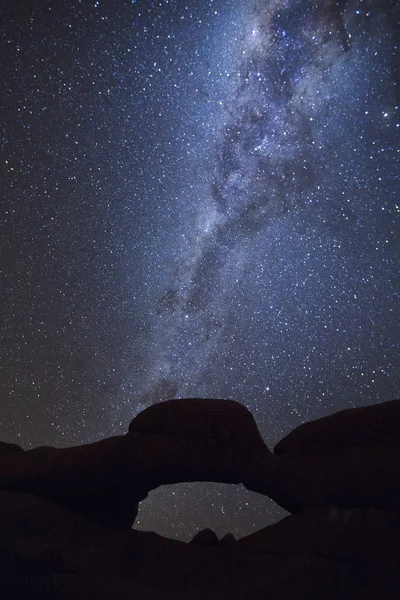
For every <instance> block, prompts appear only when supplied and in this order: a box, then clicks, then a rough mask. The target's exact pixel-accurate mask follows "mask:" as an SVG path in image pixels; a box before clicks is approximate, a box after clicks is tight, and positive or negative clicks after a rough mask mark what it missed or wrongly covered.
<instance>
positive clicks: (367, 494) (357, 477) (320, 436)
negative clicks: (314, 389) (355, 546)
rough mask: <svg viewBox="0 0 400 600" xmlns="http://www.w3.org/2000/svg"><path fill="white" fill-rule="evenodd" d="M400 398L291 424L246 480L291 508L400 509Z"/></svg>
mask: <svg viewBox="0 0 400 600" xmlns="http://www.w3.org/2000/svg"><path fill="white" fill-rule="evenodd" d="M399 423H400V402H399V401H394V402H388V403H384V404H380V405H377V406H374V407H370V406H368V407H364V408H359V409H352V410H345V411H341V412H338V413H336V414H335V415H332V416H331V417H326V418H324V419H319V420H317V421H314V422H311V423H307V424H305V425H302V426H300V427H298V428H297V429H295V430H294V431H293V432H292V433H290V434H289V435H288V436H287V438H285V439H284V440H282V441H281V442H279V444H277V446H276V448H275V454H270V453H268V452H264V453H262V454H260V455H259V457H258V461H257V464H256V465H254V467H255V468H254V469H253V470H252V471H251V473H250V472H249V475H248V479H247V480H246V481H244V483H245V485H246V487H248V489H250V490H253V491H258V492H259V493H262V494H265V495H267V496H269V497H270V498H272V499H273V500H275V502H277V503H278V504H280V505H281V506H283V507H284V508H285V509H286V510H288V511H289V512H297V511H298V510H301V509H302V508H304V507H307V506H318V505H324V506H354V507H363V508H396V509H398V508H400V485H399V483H398V482H399V481H400V436H399V435H398V431H400V429H399Z"/></svg>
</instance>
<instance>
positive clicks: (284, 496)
mask: <svg viewBox="0 0 400 600" xmlns="http://www.w3.org/2000/svg"><path fill="white" fill-rule="evenodd" d="M399 431H400V402H388V403H385V404H382V405H377V406H373V407H366V408H363V409H355V410H350V411H343V412H341V413H337V414H335V415H332V416H331V417H327V418H325V419H320V420H317V421H314V422H312V423H308V424H305V425H302V426H301V427H299V428H297V429H296V430H294V431H293V432H292V433H291V434H289V435H288V436H287V438H285V439H284V440H282V441H281V442H280V443H279V444H278V445H277V447H276V448H275V453H272V452H270V451H269V449H268V448H267V447H266V446H265V444H264V443H263V441H262V439H261V437H260V435H259V433H258V431H257V428H256V425H255V423H254V420H253V418H252V416H251V414H250V413H249V412H248V411H247V410H246V409H245V408H244V407H243V406H241V405H239V404H237V403H235V402H232V401H220V400H215V401H213V400H199V399H188V400H174V401H170V402H166V403H163V404H160V405H157V406H154V407H151V408H149V409H147V410H146V411H144V412H143V413H141V414H140V415H138V417H136V419H134V420H133V421H132V423H131V425H130V428H129V433H128V434H127V435H126V436H119V437H115V438H110V439H107V440H102V441H100V442H97V443H95V444H89V445H86V446H80V447H77V448H68V449H61V450H60V449H55V448H38V449H36V450H32V451H30V452H24V451H23V450H22V449H21V448H19V447H18V446H16V445H13V444H5V443H0V490H1V491H0V598H1V599H2V600H3V599H4V600H12V599H20V598H28V597H29V598H41V599H44V600H46V599H49V600H57V599H60V600H64V599H65V600H67V599H68V600H69V599H70V598H71V599H72V598H74V599H78V600H79V599H80V598H82V599H83V598H91V599H98V600H105V599H113V600H114V599H115V600H122V599H125V598H126V599H128V598H129V599H130V600H131V599H132V598H140V599H141V600H142V599H143V600H146V599H154V600H156V599H163V600H164V599H165V600H169V599H172V598H177V599H182V600H183V599H185V600H186V599H188V600H190V599H193V600H200V599H205V598H207V599H215V600H217V599H218V600H220V599H226V600H228V599H229V600H236V599H240V600H245V599H246V600H249V599H252V600H261V599H262V600H272V599H274V600H277V599H278V600H284V599H299V600H300V599H304V600H306V599H307V600H314V599H315V600H320V599H321V598H324V599H325V600H330V599H332V600H333V599H335V600H336V599H337V598H341V599H349V600H354V599H358V598H360V599H361V598H362V599H367V600H378V599H379V600H381V599H382V600H385V599H387V600H389V599H393V600H395V599H396V600H398V598H400V572H399V569H398V565H399V564H400V483H399V482H400V439H399V438H400V436H399ZM195 480H201V481H206V480H209V481H221V482H225V483H229V482H231V483H238V482H243V483H245V485H247V487H248V488H249V489H253V490H257V491H260V492H262V493H266V494H268V495H270V496H271V497H272V498H273V499H275V500H277V501H278V502H280V503H281V504H282V506H284V507H285V508H289V509H290V510H291V512H293V514H292V515H291V516H289V517H287V518H286V519H284V520H282V521H280V522H279V523H277V524H275V525H272V526H270V527H267V528H265V529H263V530H261V531H259V532H257V533H254V534H252V535H250V536H248V537H246V538H243V539H241V540H238V541H234V539H230V540H227V541H225V542H224V541H223V540H221V542H218V540H217V538H216V536H215V534H213V532H211V531H210V530H203V531H202V532H200V533H199V534H198V535H197V536H196V537H195V538H194V539H193V540H192V543H190V544H184V543H183V542H177V541H174V540H169V539H165V538H163V537H161V536H158V535H156V534H153V533H144V532H139V531H135V530H131V529H130V524H131V522H132V521H133V519H134V516H135V512H136V509H137V504H138V502H140V500H141V499H142V498H144V497H145V496H146V494H147V493H148V491H149V490H150V489H153V488H154V487H157V486H158V485H162V484H164V483H173V482H178V481H195ZM111 525H112V527H111Z"/></svg>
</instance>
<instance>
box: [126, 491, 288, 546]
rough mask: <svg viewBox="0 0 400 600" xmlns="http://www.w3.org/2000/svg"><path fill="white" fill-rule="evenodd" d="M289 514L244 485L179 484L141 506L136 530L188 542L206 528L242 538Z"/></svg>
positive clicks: (161, 492) (218, 533)
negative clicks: (152, 532)
mask: <svg viewBox="0 0 400 600" xmlns="http://www.w3.org/2000/svg"><path fill="white" fill-rule="evenodd" d="M287 515H288V513H287V512H286V511H285V510H284V509H283V508H282V507H280V506H279V505H278V504H276V503H275V502H274V501H273V500H271V499H270V498H268V497H267V496H263V495H262V494H257V493H256V492H250V491H249V490H247V489H246V488H245V487H244V485H242V484H240V485H232V484H226V483H211V482H195V483H177V484H173V485H163V486H160V487H158V488H157V489H155V490H152V491H151V492H150V493H149V495H148V497H147V498H146V499H145V500H143V501H142V502H141V503H140V505H139V511H138V515H137V517H136V520H135V523H134V525H133V529H137V530H139V531H154V532H155V533H158V534H160V535H162V536H164V537H168V538H173V539H176V540H181V541H184V542H189V541H190V540H191V539H192V538H193V537H194V536H195V535H196V533H198V532H199V531H201V530H203V529H206V528H209V529H212V530H213V531H214V532H215V533H216V535H217V537H218V538H219V539H221V538H222V537H223V536H224V535H226V534H227V533H231V534H233V535H234V537H235V538H236V539H239V538H241V537H244V536H246V535H250V534H251V533H254V532H256V531H258V530H259V529H262V528H263V527H267V526H268V525H272V524H273V523H276V522H277V521H280V520H281V519H282V518H284V517H285V516H287Z"/></svg>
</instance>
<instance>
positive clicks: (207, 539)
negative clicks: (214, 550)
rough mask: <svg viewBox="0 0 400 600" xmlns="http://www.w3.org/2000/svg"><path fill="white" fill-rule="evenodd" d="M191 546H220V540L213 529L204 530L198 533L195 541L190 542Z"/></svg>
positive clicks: (194, 538)
mask: <svg viewBox="0 0 400 600" xmlns="http://www.w3.org/2000/svg"><path fill="white" fill-rule="evenodd" d="M189 543H190V544H197V546H207V547H211V546H218V544H219V539H218V537H217V534H216V533H214V531H213V530H212V529H208V527H207V528H206V529H202V530H201V531H198V532H197V533H196V535H195V536H194V537H193V539H192V540H191V541H190V542H189Z"/></svg>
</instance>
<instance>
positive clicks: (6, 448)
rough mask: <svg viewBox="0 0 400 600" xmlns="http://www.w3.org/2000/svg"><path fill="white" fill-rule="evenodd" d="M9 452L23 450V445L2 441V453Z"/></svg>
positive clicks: (0, 446)
mask: <svg viewBox="0 0 400 600" xmlns="http://www.w3.org/2000/svg"><path fill="white" fill-rule="evenodd" d="M8 452H23V450H22V448H21V446H18V444H7V442H0V454H6V453H8Z"/></svg>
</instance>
